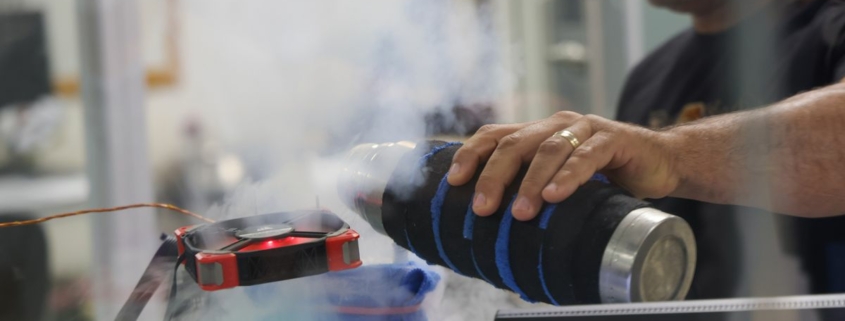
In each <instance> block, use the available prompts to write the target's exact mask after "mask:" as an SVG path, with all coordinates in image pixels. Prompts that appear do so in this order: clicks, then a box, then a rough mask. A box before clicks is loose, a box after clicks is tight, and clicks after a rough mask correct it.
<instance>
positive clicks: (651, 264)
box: [599, 208, 696, 303]
mask: <svg viewBox="0 0 845 321" xmlns="http://www.w3.org/2000/svg"><path fill="white" fill-rule="evenodd" d="M695 260H696V249H695V238H694V237H693V234H692V229H690V227H689V225H688V224H687V223H686V221H684V220H683V219H681V218H680V217H677V216H674V215H670V214H667V213H664V212H661V211H660V210H657V209H654V208H641V209H637V210H634V211H631V213H629V214H628V215H627V216H626V217H625V218H624V219H623V220H622V222H620V223H619V226H618V227H617V228H616V230H615V231H614V232H613V235H612V236H611V238H610V242H608V245H607V247H606V248H605V252H604V255H603V257H602V264H601V270H600V272H599V293H600V295H601V300H602V302H603V303H624V302H650V301H671V300H683V299H684V298H685V297H686V294H687V292H688V291H689V287H690V284H691V283H692V277H693V273H694V270H695Z"/></svg>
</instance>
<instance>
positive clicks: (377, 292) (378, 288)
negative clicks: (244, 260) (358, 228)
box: [244, 262, 440, 321]
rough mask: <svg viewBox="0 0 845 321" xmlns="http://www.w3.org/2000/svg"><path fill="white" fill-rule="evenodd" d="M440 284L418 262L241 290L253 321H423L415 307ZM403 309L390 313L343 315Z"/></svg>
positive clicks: (422, 313) (384, 265) (381, 265)
mask: <svg viewBox="0 0 845 321" xmlns="http://www.w3.org/2000/svg"><path fill="white" fill-rule="evenodd" d="M439 282H440V275H439V274H437V273H435V272H434V271H432V270H431V269H430V268H429V267H428V266H424V265H419V264H416V263H413V262H411V263H407V264H378V265H365V266H361V267H358V268H355V269H351V270H345V271H338V272H330V273H326V274H320V275H315V276H311V277H305V278H299V279H293V280H288V281H281V282H275V283H268V284H261V285H256V286H249V287H244V290H245V292H246V294H247V295H248V296H249V298H250V299H251V300H252V303H253V304H254V309H253V310H254V311H252V314H251V315H250V318H252V319H254V320H261V321H265V320H266V321H270V320H306V321H310V320H321V321H322V320H326V321H426V320H427V317H426V315H425V312H424V311H423V310H422V309H421V308H416V307H418V306H419V305H420V304H421V303H422V302H423V300H424V299H425V297H426V295H428V294H429V293H431V291H432V290H434V288H435V287H436V286H437V284H438V283H439ZM343 308H364V309H369V311H375V310H389V309H402V308H406V309H405V310H406V311H391V312H393V313H392V314H376V315H369V314H352V313H350V314H347V313H343V310H342V309H343Z"/></svg>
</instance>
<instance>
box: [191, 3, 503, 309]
mask: <svg viewBox="0 0 845 321" xmlns="http://www.w3.org/2000/svg"><path fill="white" fill-rule="evenodd" d="M181 5H182V8H180V9H181V12H182V16H183V17H184V21H183V24H182V26H181V27H182V38H183V39H184V41H183V44H182V45H181V47H182V50H183V53H182V56H181V60H182V66H183V74H184V75H185V78H184V79H183V81H182V83H183V84H182V87H183V88H182V90H183V91H184V92H185V95H187V98H188V99H187V100H188V101H190V102H191V103H192V104H193V108H194V109H196V110H197V111H198V112H199V113H200V114H202V115H203V116H204V118H205V120H206V121H207V122H208V123H209V125H210V127H211V128H213V129H214V132H215V133H216V135H217V138H218V139H219V140H220V141H221V143H222V145H223V146H225V147H226V149H228V150H229V151H232V152H234V153H236V154H237V155H239V156H240V157H241V158H242V159H243V161H244V162H245V164H246V168H247V169H248V171H247V173H248V176H249V177H250V178H251V181H250V182H247V183H244V184H242V186H240V187H239V188H238V189H237V190H236V191H235V192H233V193H231V194H230V195H229V196H228V197H227V199H226V201H225V202H223V203H221V204H218V205H215V206H214V207H212V208H211V209H209V210H208V211H207V212H206V214H207V215H209V216H211V217H214V218H216V219H226V218H233V217H243V216H251V215H256V214H263V213H270V212H275V211H289V210H295V209H303V208H313V207H314V206H315V204H316V202H317V201H316V199H318V198H319V202H320V206H321V207H324V208H328V209H330V210H332V211H333V212H335V213H337V214H338V215H340V216H341V217H342V218H343V219H344V220H345V221H347V222H348V223H350V225H351V226H352V227H353V228H354V229H356V230H357V231H358V232H359V233H361V241H360V242H361V254H362V259H363V260H364V262H365V264H376V263H392V262H395V261H397V260H398V261H402V260H403V258H402V256H403V255H404V252H401V251H399V252H396V249H395V246H394V245H393V242H392V241H391V240H390V239H388V238H387V237H385V236H382V235H380V234H377V233H376V232H375V231H373V230H372V228H370V227H369V226H368V225H367V223H366V222H365V221H364V220H363V219H361V218H360V217H358V216H357V215H356V214H354V213H353V212H351V211H350V210H348V209H347V208H346V206H344V205H343V203H342V202H341V201H340V200H339V199H338V196H337V189H336V186H335V182H336V179H337V177H338V173H339V170H340V166H341V165H342V164H340V160H341V159H342V157H341V156H342V154H343V153H344V152H346V151H347V150H349V148H351V147H352V146H354V145H356V144H359V143H364V142H376V143H378V142H388V141H398V140H419V139H424V138H425V135H426V133H427V131H426V129H427V124H426V122H425V117H426V115H430V114H431V113H435V112H440V113H442V114H443V115H446V116H445V117H442V118H441V119H439V121H442V122H446V123H448V122H453V121H454V118H453V117H452V116H450V115H451V110H452V108H453V107H454V106H457V105H463V106H467V105H473V104H478V103H482V104H494V103H496V102H497V101H498V100H500V99H502V95H503V93H504V92H506V90H507V87H508V85H509V80H508V74H507V72H506V70H505V69H504V68H503V65H502V64H501V61H500V55H499V50H500V49H501V48H502V47H503V46H502V44H501V43H499V40H498V39H497V37H496V34H495V32H494V28H493V23H492V17H491V14H490V13H489V8H487V7H486V6H485V5H479V4H478V3H476V1H471V0H453V1H446V0H368V1H351V0H319V1H317V0H311V1H278V0H248V1H228V0H188V1H183V2H182V4H181ZM397 253H399V254H398V255H397ZM410 260H415V258H410ZM430 268H432V269H438V271H441V270H440V269H439V268H436V267H430ZM441 272H442V271H441ZM316 280H318V279H317V278H305V279H301V280H294V281H286V282H279V283H274V284H269V285H265V286H260V287H250V288H248V289H233V290H227V291H220V292H215V293H211V294H209V293H201V292H200V291H198V290H196V289H195V290H191V288H190V287H189V286H183V287H181V289H180V291H182V292H181V294H180V295H179V299H180V300H183V299H185V298H188V297H191V298H192V299H190V300H183V302H182V307H181V308H182V309H183V312H184V313H183V316H186V319H188V320H190V319H191V316H194V317H197V318H206V319H207V318H211V319H228V320H231V319H233V317H238V318H239V319H244V320H246V319H250V320H251V319H260V318H262V317H266V316H268V315H280V314H285V313H287V315H289V316H290V315H293V314H290V313H294V312H293V311H298V310H297V307H299V306H301V305H300V304H299V303H301V302H299V301H301V300H303V298H305V297H308V296H309V295H310V294H313V293H310V294H309V293H306V292H309V291H314V289H317V288H320V287H315V286H314V284H313V282H317V281H316ZM256 289H258V290H256ZM190 291H195V292H190ZM438 291H439V292H438ZM442 291H443V289H442V287H441V288H439V289H438V290H437V291H435V293H433V294H431V295H430V297H431V299H432V300H436V299H439V296H440V295H441V294H440V293H442ZM305 294H308V295H305ZM256 297H261V298H263V299H262V300H261V302H263V303H262V304H256V302H258V300H257V299H256ZM268 298H269V299H270V301H272V302H276V303H277V304H275V305H274V304H267V299H268ZM429 305H430V304H429ZM295 313H298V314H296V317H295V318H290V319H296V320H307V319H308V316H307V315H302V313H303V312H302V311H298V312H295ZM250 316H255V318H250Z"/></svg>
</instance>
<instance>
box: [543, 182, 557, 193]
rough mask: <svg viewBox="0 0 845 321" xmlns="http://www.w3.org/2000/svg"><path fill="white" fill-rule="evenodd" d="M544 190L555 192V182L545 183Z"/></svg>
mask: <svg viewBox="0 0 845 321" xmlns="http://www.w3.org/2000/svg"><path fill="white" fill-rule="evenodd" d="M544 191H545V192H546V193H555V192H557V184H555V183H551V184H549V185H546V188H544Z"/></svg>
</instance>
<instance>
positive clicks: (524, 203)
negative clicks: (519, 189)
mask: <svg viewBox="0 0 845 321" xmlns="http://www.w3.org/2000/svg"><path fill="white" fill-rule="evenodd" d="M513 210H514V211H518V212H522V213H526V212H529V211H531V203H529V202H528V198H526V197H525V196H520V197H519V198H517V199H516V203H513Z"/></svg>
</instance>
